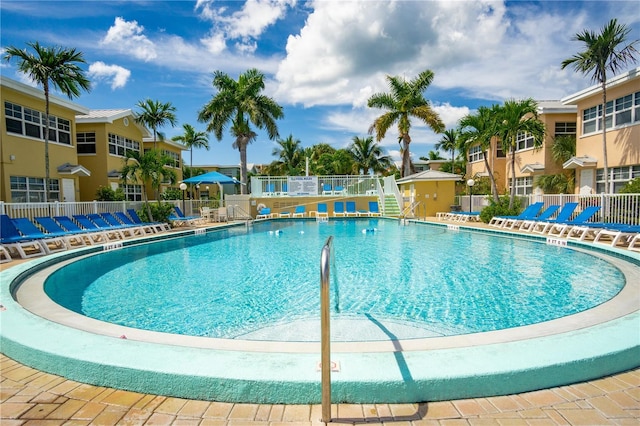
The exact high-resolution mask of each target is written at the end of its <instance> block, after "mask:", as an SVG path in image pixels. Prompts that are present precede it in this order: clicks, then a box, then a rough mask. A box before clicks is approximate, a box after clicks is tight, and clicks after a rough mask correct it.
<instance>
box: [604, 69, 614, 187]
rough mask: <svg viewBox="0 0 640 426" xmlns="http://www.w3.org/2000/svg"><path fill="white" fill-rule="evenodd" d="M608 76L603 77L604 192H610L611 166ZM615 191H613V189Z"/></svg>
mask: <svg viewBox="0 0 640 426" xmlns="http://www.w3.org/2000/svg"><path fill="white" fill-rule="evenodd" d="M606 81H607V78H606V76H603V77H602V163H603V165H604V193H605V194H608V193H609V192H610V189H609V166H608V160H607V124H606V122H607V120H606V116H607V84H606ZM611 192H613V191H611Z"/></svg>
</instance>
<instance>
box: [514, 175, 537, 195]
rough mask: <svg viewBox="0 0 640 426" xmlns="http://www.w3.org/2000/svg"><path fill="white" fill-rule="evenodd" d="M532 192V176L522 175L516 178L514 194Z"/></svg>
mask: <svg viewBox="0 0 640 426" xmlns="http://www.w3.org/2000/svg"><path fill="white" fill-rule="evenodd" d="M511 181H512V182H513V179H511ZM531 193H533V177H531V176H523V177H519V178H516V194H517V195H529V194H531Z"/></svg>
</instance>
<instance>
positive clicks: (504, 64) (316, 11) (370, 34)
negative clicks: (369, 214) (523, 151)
mask: <svg viewBox="0 0 640 426" xmlns="http://www.w3.org/2000/svg"><path fill="white" fill-rule="evenodd" d="M612 18H617V19H618V21H619V22H620V23H622V24H625V25H627V26H628V27H629V28H631V30H632V32H631V35H630V38H631V39H640V7H638V3H637V2H635V1H617V0H615V1H507V2H505V1H488V0H468V1H457V0H446V1H428V0H400V1H376V0H311V1H300V0H235V1H219V0H197V1H186V0H174V1H155V0H145V1H142V0H140V1H137V0H121V1H109V0H106V1H105V0H91V1H50V0H46V1H42V0H41V1H33V0H2V2H0V20H1V24H0V54H1V55H2V56H4V50H5V49H6V47H8V46H14V47H18V48H26V47H27V46H26V43H27V42H35V41H38V42H39V43H40V44H42V45H45V46H62V47H65V48H76V49H78V50H79V51H81V52H83V54H84V57H85V60H86V64H84V66H83V68H84V69H85V71H86V74H87V76H88V77H89V79H90V80H91V83H92V88H91V91H90V92H89V93H82V94H81V96H80V97H79V98H75V99H74V102H76V103H78V104H80V105H83V106H85V107H89V108H91V109H120V108H130V109H132V110H133V111H134V112H137V111H139V109H138V108H136V104H137V103H138V102H139V101H141V100H143V99H146V98H150V99H153V100H158V101H160V102H170V103H171V104H172V105H173V106H175V107H176V116H177V121H178V124H177V126H176V127H174V128H172V127H170V126H166V127H163V128H161V129H160V131H162V132H163V133H164V134H165V137H167V138H171V137H173V136H176V135H180V134H182V133H183V131H182V125H183V124H191V125H192V126H194V127H195V128H196V129H197V130H200V131H205V130H206V124H205V123H199V122H198V121H197V116H198V111H199V110H200V109H201V108H202V107H203V106H204V105H205V104H206V103H207V102H208V101H209V100H210V99H211V98H212V97H213V96H214V95H215V90H214V88H213V86H212V84H211V83H212V79H213V73H214V72H215V71H222V72H224V73H226V74H228V75H229V76H230V77H232V78H234V79H237V77H238V75H239V74H241V73H243V72H245V71H246V70H248V69H251V68H257V69H258V70H259V71H261V72H262V73H263V74H264V75H265V83H266V85H265V89H264V91H263V94H265V95H267V96H270V97H272V98H273V99H274V100H275V101H276V102H277V103H278V104H279V105H281V106H282V107H283V110H284V114H285V117H284V118H283V119H281V120H278V122H277V125H278V130H279V133H280V138H282V139H285V138H287V137H289V136H290V135H291V136H293V138H294V139H298V140H300V142H301V145H302V146H303V147H307V146H311V145H314V144H317V143H328V144H330V145H331V146H333V147H335V148H346V147H348V145H349V144H350V143H351V141H352V139H353V138H354V137H356V136H357V137H367V136H368V130H369V127H370V126H371V124H372V123H373V121H374V119H375V118H376V117H377V116H379V115H381V114H382V113H383V111H381V110H377V109H371V108H368V107H367V99H368V98H369V97H370V96H371V95H373V94H374V93H380V92H388V91H389V87H388V85H387V80H386V76H388V75H391V76H402V77H404V78H406V79H408V80H410V79H412V78H414V77H415V76H417V75H418V74H419V73H420V72H422V71H424V70H426V69H429V70H431V71H433V73H434V79H433V82H432V84H431V85H430V86H429V88H428V89H427V90H426V91H425V92H424V97H425V98H426V99H428V100H429V101H430V103H431V106H432V108H433V109H434V110H435V111H436V112H437V113H438V114H439V115H440V117H441V119H442V121H443V122H444V123H445V125H446V127H447V128H454V127H456V125H457V122H458V120H459V119H460V118H461V117H463V116H465V115H467V114H469V113H473V112H474V111H475V109H476V108H478V107H479V106H482V105H486V106H490V105H493V104H496V103H502V102H503V101H504V100H505V99H509V98H513V99H525V98H534V99H535V100H539V101H542V100H559V99H562V98H563V97H566V96H568V95H570V94H572V93H575V92H577V91H579V90H582V89H584V88H587V87H589V86H591V85H592V84H593V83H592V81H591V80H590V78H589V76H583V75H582V74H578V73H576V72H575V71H574V70H573V69H571V68H567V69H565V70H562V69H561V67H560V64H561V62H562V61H563V60H564V59H567V58H569V57H571V56H573V55H574V54H576V53H578V52H580V51H582V50H583V49H584V46H583V45H582V43H580V42H578V41H575V40H573V37H574V36H575V35H576V34H577V33H580V32H582V31H583V30H585V29H589V30H593V31H599V30H600V29H601V28H602V26H603V25H605V24H606V23H607V22H608V21H609V20H610V19H612ZM0 73H1V74H2V75H3V76H5V77H8V78H12V79H15V80H18V81H21V82H24V83H27V84H32V83H31V82H29V81H28V80H27V78H26V77H25V76H24V75H20V74H19V73H18V72H17V62H16V61H15V60H13V61H11V62H7V61H2V63H1V65H0ZM257 133H258V138H257V139H256V140H255V141H254V142H253V144H251V145H250V146H249V147H248V149H247V157H248V162H249V163H260V164H266V163H270V162H272V161H274V160H275V159H276V157H275V156H273V155H272V151H273V149H274V148H275V147H276V146H277V145H276V142H275V141H272V140H269V138H268V136H267V135H266V134H265V133H264V132H261V131H257ZM441 137H442V136H441V135H438V134H435V133H433V131H431V130H430V129H429V128H428V127H427V126H425V125H423V124H421V123H420V122H419V121H415V120H414V121H413V122H412V128H411V138H412V143H411V153H412V157H413V158H414V159H418V158H419V157H421V156H427V155H428V152H429V151H430V150H434V145H435V144H436V143H437V142H438V141H439V140H440V139H441ZM397 139H398V133H397V130H396V128H395V126H394V127H393V128H391V129H390V130H389V132H388V133H387V136H386V138H385V139H384V140H382V141H381V145H382V147H383V148H384V150H385V152H386V153H387V154H388V155H391V156H392V157H393V158H394V159H395V160H400V151H399V145H398V140H397ZM232 143H233V137H232V136H231V135H230V134H229V133H228V132H226V133H225V134H224V135H223V138H222V140H221V141H218V140H217V139H216V138H215V136H214V135H213V134H209V145H210V149H209V150H208V151H207V150H204V149H196V150H194V152H193V164H194V166H197V165H237V164H239V162H240V156H239V153H238V151H237V150H235V149H233V148H232ZM441 154H442V155H444V156H445V157H447V153H443V152H441ZM183 158H185V161H187V164H188V163H189V152H184V153H183Z"/></svg>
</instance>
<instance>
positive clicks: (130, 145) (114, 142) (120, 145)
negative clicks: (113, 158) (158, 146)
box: [109, 133, 140, 157]
mask: <svg viewBox="0 0 640 426" xmlns="http://www.w3.org/2000/svg"><path fill="white" fill-rule="evenodd" d="M127 150H130V151H138V152H140V142H136V141H134V140H131V139H128V138H125V137H122V136H118V135H114V134H113V133H109V154H112V155H119V156H121V157H124V156H125V154H126V152H127Z"/></svg>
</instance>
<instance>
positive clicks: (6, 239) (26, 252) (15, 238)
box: [0, 214, 47, 259]
mask: <svg viewBox="0 0 640 426" xmlns="http://www.w3.org/2000/svg"><path fill="white" fill-rule="evenodd" d="M0 244H2V245H3V246H4V247H5V250H6V251H7V252H9V257H11V253H12V252H15V253H17V254H18V255H19V256H20V257H21V258H23V259H28V258H30V257H34V256H42V255H45V254H47V250H46V249H45V248H44V246H43V245H42V244H41V243H40V241H39V240H38V239H36V238H31V237H25V236H24V235H22V234H20V231H18V228H16V226H15V225H14V223H13V221H12V220H11V218H10V217H9V216H7V215H6V214H3V215H0Z"/></svg>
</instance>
